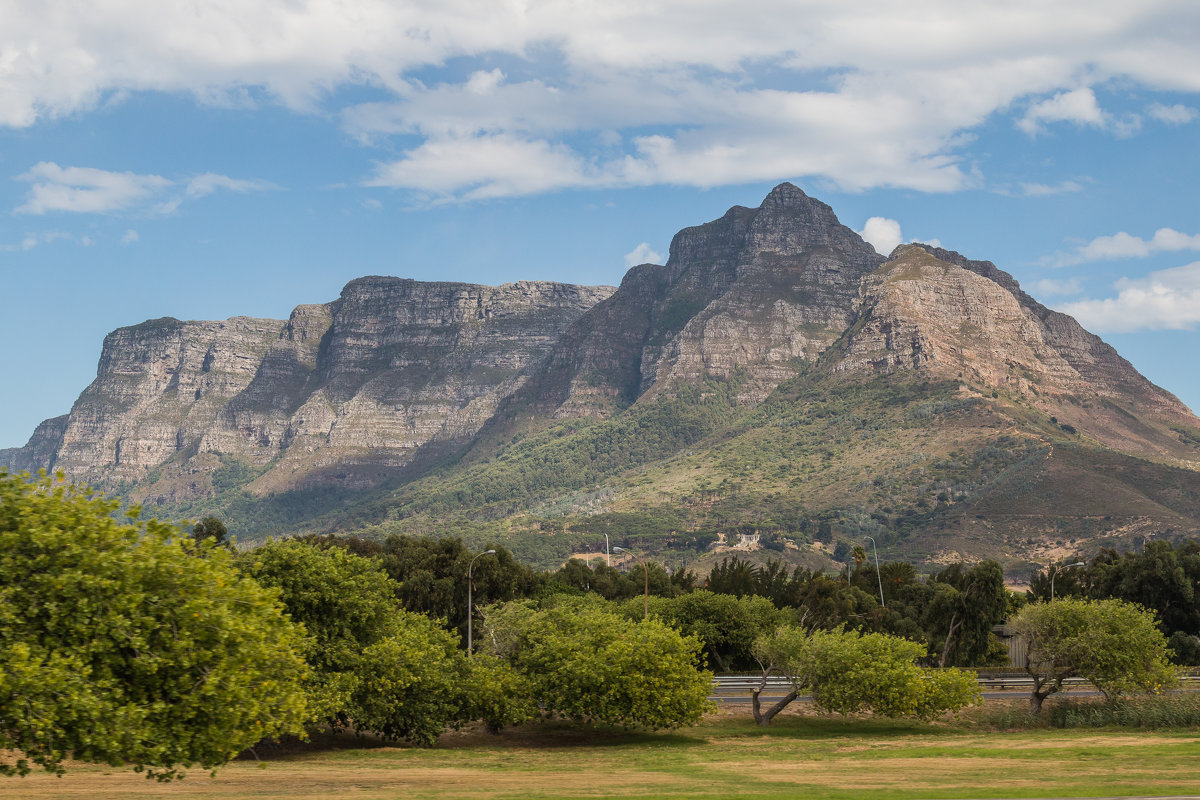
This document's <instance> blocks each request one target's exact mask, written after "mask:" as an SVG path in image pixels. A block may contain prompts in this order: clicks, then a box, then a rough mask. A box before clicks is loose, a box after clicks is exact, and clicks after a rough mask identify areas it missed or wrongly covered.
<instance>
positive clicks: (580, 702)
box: [481, 597, 712, 730]
mask: <svg viewBox="0 0 1200 800" xmlns="http://www.w3.org/2000/svg"><path fill="white" fill-rule="evenodd" d="M485 622H486V635H485V636H484V637H481V640H482V642H484V643H485V647H487V648H488V649H490V650H491V652H493V653H495V654H496V655H497V656H499V657H500V658H503V659H505V660H506V661H508V662H509V663H510V664H512V666H513V668H514V669H515V670H516V671H517V672H519V673H520V674H522V675H524V676H525V678H526V679H527V680H528V681H529V687H530V690H531V691H532V692H533V697H535V698H536V699H537V700H538V701H539V702H540V703H542V704H543V706H544V708H545V709H546V711H547V712H548V713H551V714H556V715H558V716H561V717H565V718H567V719H570V720H573V721H575V722H589V723H598V724H604V725H616V726H620V727H624V728H645V729H649V730H658V729H662V728H677V727H679V726H681V725H691V724H695V723H696V722H698V721H699V719H700V716H701V715H702V714H703V713H704V711H705V710H707V709H708V707H709V703H708V700H707V697H708V692H709V691H710V689H711V687H712V673H711V672H707V671H706V670H703V669H700V668H699V667H700V656H699V651H700V642H699V640H697V639H695V638H694V637H691V636H682V635H680V634H679V632H678V631H676V630H674V629H673V628H670V627H668V626H667V625H665V624H663V623H662V622H659V621H658V620H655V619H642V620H638V621H631V620H626V619H622V618H621V617H619V616H617V615H616V614H613V613H611V612H610V611H608V610H606V609H605V608H603V607H601V606H600V605H597V603H596V602H592V601H588V600H587V599H586V598H579V599H575V598H569V597H564V598H561V599H560V600H559V602H558V603H557V604H556V605H553V606H551V607H549V608H538V607H536V606H535V605H534V604H533V603H531V602H528V601H527V602H512V603H506V604H504V605H500V606H492V607H490V608H488V609H487V611H486V614H485Z"/></svg>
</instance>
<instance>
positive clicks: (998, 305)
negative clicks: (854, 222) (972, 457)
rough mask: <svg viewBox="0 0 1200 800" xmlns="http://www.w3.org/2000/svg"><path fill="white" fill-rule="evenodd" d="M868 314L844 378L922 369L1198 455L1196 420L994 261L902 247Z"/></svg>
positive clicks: (845, 356)
mask: <svg viewBox="0 0 1200 800" xmlns="http://www.w3.org/2000/svg"><path fill="white" fill-rule="evenodd" d="M861 298H862V311H861V313H860V317H859V319H858V321H857V322H856V324H855V325H854V326H853V327H852V328H851V329H850V330H849V331H848V333H847V336H846V337H845V338H844V340H843V342H842V343H841V346H840V352H839V354H838V358H837V361H836V362H835V363H834V365H833V367H832V369H833V370H834V371H835V372H843V373H855V372H859V373H861V372H874V373H884V374H890V373H894V372H896V371H902V370H912V371H917V372H920V373H923V374H926V375H929V376H931V377H937V378H942V379H950V380H960V381H961V382H962V384H963V387H964V390H967V391H971V390H974V391H976V392H978V391H980V390H986V389H992V390H995V391H1003V392H1006V393H1008V394H1009V395H1011V396H1016V397H1020V398H1023V399H1024V400H1025V401H1027V402H1029V403H1030V404H1031V405H1033V406H1034V407H1036V408H1039V409H1041V410H1043V411H1044V412H1046V413H1047V414H1050V415H1053V416H1055V418H1056V419H1061V421H1062V422H1063V423H1066V424H1069V425H1071V426H1072V427H1074V428H1076V429H1080V430H1082V431H1083V432H1084V433H1086V434H1088V435H1089V436H1092V437H1093V438H1095V439H1097V440H1099V441H1101V442H1104V443H1105V444H1108V445H1110V446H1112V447H1115V448H1117V449H1121V450H1124V451H1126V452H1132V453H1137V454H1139V455H1157V456H1162V455H1167V456H1179V457H1181V458H1184V459H1186V458H1189V457H1192V458H1194V452H1193V448H1191V447H1180V445H1181V444H1182V443H1181V442H1180V440H1179V436H1178V433H1177V432H1175V431H1173V430H1172V427H1173V426H1174V425H1179V424H1183V425H1194V423H1195V417H1194V416H1193V415H1192V414H1191V412H1190V411H1189V410H1188V409H1187V407H1186V406H1184V405H1183V404H1182V403H1180V402H1179V400H1178V399H1176V398H1175V397H1174V396H1172V395H1171V394H1170V393H1168V392H1165V391H1163V390H1162V389H1160V388H1159V387H1157V386H1155V385H1154V384H1152V383H1150V382H1149V381H1148V380H1146V379H1145V378H1144V377H1143V376H1142V375H1141V374H1140V373H1138V372H1137V370H1135V369H1134V368H1133V366H1132V365H1131V364H1129V362H1128V361H1126V360H1125V359H1123V358H1121V357H1120V356H1119V355H1117V352H1116V351H1115V350H1113V349H1112V348H1111V347H1109V346H1108V345H1106V344H1105V343H1104V342H1102V341H1101V340H1100V339H1099V338H1098V337H1096V336H1095V335H1093V334H1091V333H1088V332H1087V331H1086V330H1084V329H1083V328H1082V327H1081V326H1080V325H1079V324H1078V323H1077V322H1076V321H1075V320H1074V319H1072V318H1071V317H1068V316H1066V315H1065V314H1059V313H1057V312H1054V311H1050V310H1049V309H1047V308H1046V307H1045V306H1042V305H1041V304H1040V303H1038V302H1037V301H1035V300H1033V299H1032V298H1031V297H1029V296H1028V295H1027V294H1025V293H1024V292H1023V291H1021V289H1020V287H1019V286H1018V285H1017V282H1016V281H1015V280H1013V278H1012V276H1010V275H1008V274H1007V273H1004V272H1002V271H1000V270H999V269H997V268H996V267H995V265H993V264H991V263H990V262H986V261H970V260H968V259H966V258H964V257H963V256H961V255H959V254H958V253H954V252H951V251H948V250H943V249H941V248H935V247H928V246H925V245H901V246H900V247H898V248H896V250H895V251H894V252H893V253H892V255H891V258H890V259H889V260H888V261H887V263H885V264H883V265H882V266H881V267H880V268H879V269H878V270H876V271H875V272H873V273H871V274H870V275H868V276H866V277H865V278H864V279H863V281H862V285H861Z"/></svg>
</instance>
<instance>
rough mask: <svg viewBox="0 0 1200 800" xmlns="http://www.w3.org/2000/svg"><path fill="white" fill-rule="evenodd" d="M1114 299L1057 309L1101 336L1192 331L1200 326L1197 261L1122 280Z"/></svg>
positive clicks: (1069, 305) (1199, 268) (1199, 274)
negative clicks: (1148, 331) (1151, 331)
mask: <svg viewBox="0 0 1200 800" xmlns="http://www.w3.org/2000/svg"><path fill="white" fill-rule="evenodd" d="M1113 287H1114V288H1115V289H1116V290H1117V296H1116V297H1109V298H1104V299H1088V300H1080V301H1077V302H1074V303H1065V304H1063V305H1062V306H1060V308H1061V309H1062V310H1063V311H1065V312H1066V313H1068V314H1070V315H1072V316H1073V317H1075V318H1076V319H1078V320H1079V321H1080V322H1081V323H1082V324H1083V325H1084V327H1086V328H1088V329H1090V330H1095V331H1099V332H1102V333H1126V332H1130V331H1136V330H1191V329H1194V328H1195V327H1196V326H1197V324H1200V261H1197V262H1194V263H1192V264H1187V265H1185V266H1182V267H1174V268H1172V269H1164V270H1159V271H1157V272H1151V273H1150V274H1149V275H1147V276H1145V277H1144V278H1122V279H1121V280H1119V281H1117V282H1116V283H1115V284H1114V285H1113Z"/></svg>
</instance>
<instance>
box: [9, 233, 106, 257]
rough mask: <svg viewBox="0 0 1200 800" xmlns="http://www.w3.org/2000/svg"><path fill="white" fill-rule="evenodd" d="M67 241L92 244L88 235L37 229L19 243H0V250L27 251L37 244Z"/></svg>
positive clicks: (10, 251)
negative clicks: (81, 235) (79, 235)
mask: <svg viewBox="0 0 1200 800" xmlns="http://www.w3.org/2000/svg"><path fill="white" fill-rule="evenodd" d="M60 241H67V242H75V243H77V244H81V245H84V246H87V245H90V244H92V239H91V237H90V236H83V237H77V236H75V234H73V233H67V232H66V231H37V232H35V233H27V234H25V236H23V237H22V238H21V243H20V244H16V245H14V244H5V245H0V251H3V252H6V253H12V252H17V251H21V250H24V251H29V250H32V249H33V248H35V247H38V246H39V245H44V244H53V243H54V242H60Z"/></svg>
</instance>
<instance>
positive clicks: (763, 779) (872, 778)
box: [0, 712, 1200, 800]
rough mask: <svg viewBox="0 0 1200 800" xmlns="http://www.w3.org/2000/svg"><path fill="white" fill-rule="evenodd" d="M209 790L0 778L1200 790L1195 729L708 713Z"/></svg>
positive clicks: (365, 790)
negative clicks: (675, 727) (1004, 727)
mask: <svg viewBox="0 0 1200 800" xmlns="http://www.w3.org/2000/svg"><path fill="white" fill-rule="evenodd" d="M259 756H260V758H261V760H260V761H254V760H253V759H247V760H239V761H236V762H234V763H232V764H230V765H228V766H226V767H224V768H222V769H221V770H220V771H218V773H217V775H216V777H215V778H210V777H209V776H208V774H207V773H205V772H201V771H193V772H192V773H191V774H190V776H189V777H188V778H186V779H185V780H183V781H179V782H176V783H171V784H156V783H152V782H149V781H147V780H146V779H145V778H144V777H142V776H140V775H137V774H134V773H132V772H129V771H127V770H125V771H123V770H118V769H112V768H107V767H97V766H91V765H71V768H70V770H69V772H68V774H67V776H66V777H64V778H55V777H54V776H52V775H48V774H45V773H35V774H31V775H29V776H28V777H26V778H0V797H12V798H17V797H20V798H22V799H23V800H24V798H30V799H32V798H85V797H86V798H95V799H96V800H118V798H119V800H129V799H130V798H157V797H162V798H211V799H213V800H215V799H216V798H222V799H226V798H260V799H262V800H268V799H274V798H279V800H284V799H285V798H286V799H287V800H291V799H292V798H308V797H314V798H315V797H330V796H333V797H337V798H352V799H353V800H367V799H368V798H371V799H374V798H380V799H382V798H389V799H390V798H405V799H406V800H407V798H489V799H491V798H566V797H580V798H600V797H620V798H643V797H644V798H693V797H701V798H704V797H711V798H722V800H727V799H731V798H795V797H801V796H802V797H805V798H938V797H945V798H952V797H954V798H970V797H980V798H983V797H988V798H1001V797H1072V796H1091V797H1095V796H1098V795H1181V794H1192V793H1195V792H1197V791H1200V732H1197V731H1178V732H1161V731H1159V732H1139V731H1130V730H1115V729H1110V730H1070V731H1062V730H1037V731H1022V732H1010V733H1005V732H994V731H991V730H985V729H982V728H979V727H978V726H977V725H974V726H973V725H971V724H965V723H955V724H940V725H926V724H920V723H909V722H891V721H873V720H848V721H843V720H841V719H840V718H835V719H828V718H813V717H810V716H802V715H789V716H782V717H780V718H778V719H777V720H776V722H775V723H774V724H773V725H772V726H771V727H770V728H765V729H764V728H759V727H757V726H755V725H754V723H753V722H752V721H751V720H749V719H747V718H745V717H744V716H742V715H741V712H738V713H735V714H731V715H714V716H712V717H709V718H708V719H707V720H706V721H705V722H704V723H703V724H701V725H700V726H698V727H695V728H689V729H687V730H685V731H679V732H674V733H661V734H645V735H637V734H622V733H615V732H597V731H579V730H575V729H571V728H568V727H565V726H561V725H557V724H543V725H538V726H533V727H531V728H529V729H525V730H518V731H511V732H507V733H505V734H503V735H501V736H498V737H497V736H489V735H488V734H485V733H482V732H479V733H475V732H466V733H456V734H450V735H447V736H446V737H444V738H443V741H442V743H441V744H440V745H439V746H438V747H437V748H434V749H429V750H420V749H412V748H398V747H384V746H380V745H378V744H374V743H370V742H366V743H364V742H360V741H357V740H354V739H352V738H343V739H338V740H328V741H323V742H318V743H314V745H311V746H309V747H307V748H304V749H301V750H293V751H291V752H279V751H277V752H273V753H267V752H261V751H260V753H259Z"/></svg>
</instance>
